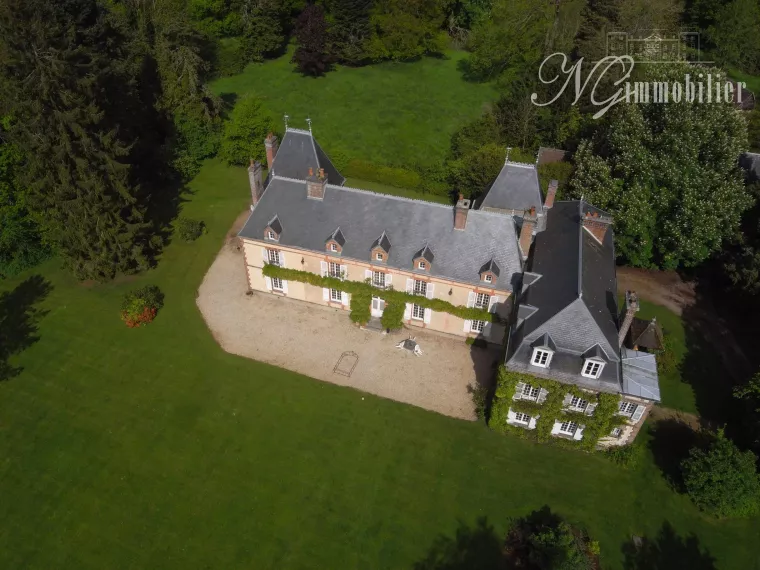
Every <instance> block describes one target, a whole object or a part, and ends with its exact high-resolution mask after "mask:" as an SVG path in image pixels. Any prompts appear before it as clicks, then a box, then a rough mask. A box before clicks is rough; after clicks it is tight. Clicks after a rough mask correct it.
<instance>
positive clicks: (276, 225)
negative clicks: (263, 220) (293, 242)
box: [264, 215, 282, 241]
mask: <svg viewBox="0 0 760 570" xmlns="http://www.w3.org/2000/svg"><path fill="white" fill-rule="evenodd" d="M280 234H282V224H281V223H280V218H278V217H277V216H276V215H275V216H274V217H273V218H272V219H271V220H269V223H268V224H267V227H266V229H264V239H267V240H269V241H280Z"/></svg>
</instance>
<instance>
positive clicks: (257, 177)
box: [248, 159, 264, 206]
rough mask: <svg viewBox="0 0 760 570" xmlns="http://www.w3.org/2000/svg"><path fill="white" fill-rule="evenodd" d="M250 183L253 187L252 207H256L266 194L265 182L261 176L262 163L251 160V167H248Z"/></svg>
mask: <svg viewBox="0 0 760 570" xmlns="http://www.w3.org/2000/svg"><path fill="white" fill-rule="evenodd" d="M248 182H249V183H250V185H251V206H255V205H256V204H258V203H259V200H261V195H262V194H263V193H264V181H263V178H262V175H261V163H260V162H259V161H255V162H254V160H253V159H251V165H250V166H249V167H248Z"/></svg>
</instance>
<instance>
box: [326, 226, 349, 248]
mask: <svg viewBox="0 0 760 570" xmlns="http://www.w3.org/2000/svg"><path fill="white" fill-rule="evenodd" d="M345 244H346V238H345V236H344V235H343V232H342V231H340V228H335V231H334V232H333V233H331V234H330V236H329V237H328V238H327V240H325V249H326V250H327V251H329V252H330V253H337V254H340V253H341V252H342V251H343V246H344V245H345Z"/></svg>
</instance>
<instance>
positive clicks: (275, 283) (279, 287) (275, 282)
mask: <svg viewBox="0 0 760 570" xmlns="http://www.w3.org/2000/svg"><path fill="white" fill-rule="evenodd" d="M272 290H273V291H280V292H283V291H284V290H285V286H284V285H283V284H282V279H280V278H279V277H272Z"/></svg>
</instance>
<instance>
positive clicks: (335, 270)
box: [327, 261, 340, 279]
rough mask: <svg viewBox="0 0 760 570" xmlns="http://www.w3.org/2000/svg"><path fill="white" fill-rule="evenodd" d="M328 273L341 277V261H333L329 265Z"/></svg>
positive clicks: (331, 275)
mask: <svg viewBox="0 0 760 570" xmlns="http://www.w3.org/2000/svg"><path fill="white" fill-rule="evenodd" d="M327 274H328V275H329V276H330V277H337V278H338V279H340V263H335V262H333V261H331V262H330V263H329V265H328V272H327Z"/></svg>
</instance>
